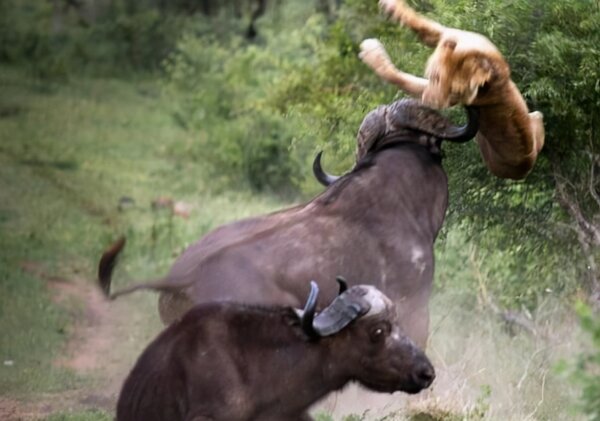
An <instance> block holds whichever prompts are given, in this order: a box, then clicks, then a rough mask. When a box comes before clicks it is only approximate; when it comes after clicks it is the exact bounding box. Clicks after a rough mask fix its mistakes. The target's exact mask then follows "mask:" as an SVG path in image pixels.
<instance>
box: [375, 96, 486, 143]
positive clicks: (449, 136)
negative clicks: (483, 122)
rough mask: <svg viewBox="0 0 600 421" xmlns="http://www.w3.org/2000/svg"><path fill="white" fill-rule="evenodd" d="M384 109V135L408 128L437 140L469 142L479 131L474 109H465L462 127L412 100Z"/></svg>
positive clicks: (477, 114)
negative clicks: (465, 115)
mask: <svg viewBox="0 0 600 421" xmlns="http://www.w3.org/2000/svg"><path fill="white" fill-rule="evenodd" d="M386 108H387V109H386V110H385V111H386V112H385V119H386V133H390V132H393V131H394V130H398V129H402V128H409V129H413V130H417V131H419V132H423V133H427V134H429V135H431V136H434V137H436V138H438V139H446V140H449V141H452V142H466V141H468V140H471V139H472V138H473V137H474V136H475V134H476V133H477V130H478V129H479V112H478V110H477V109H476V108H474V107H465V109H466V110H467V117H468V121H467V124H465V125H464V126H462V127H459V126H455V125H453V124H452V122H450V120H448V119H447V118H446V117H444V116H443V115H442V114H440V113H439V112H437V111H436V110H433V109H431V108H429V107H427V106H425V105H423V104H422V103H420V102H419V101H417V100H414V99H406V100H401V101H396V102H394V103H393V104H390V105H389V106H387V107H386Z"/></svg>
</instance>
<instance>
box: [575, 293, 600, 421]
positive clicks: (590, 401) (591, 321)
mask: <svg viewBox="0 0 600 421" xmlns="http://www.w3.org/2000/svg"><path fill="white" fill-rule="evenodd" d="M577 313H578V315H579V321H580V324H581V327H582V329H583V331H584V332H585V333H586V334H588V335H589V339H590V341H591V347H590V350H589V351H588V352H586V353H583V354H581V355H580V356H579V357H578V359H577V361H576V363H575V366H574V367H573V371H572V373H571V379H572V380H573V382H574V383H576V384H577V385H579V386H580V387H581V391H582V394H581V409H582V411H583V413H585V414H586V415H588V416H589V419H590V420H593V421H598V420H600V317H598V315H597V314H594V313H593V312H592V310H591V308H590V307H588V306H586V305H585V304H583V303H579V304H578V305H577Z"/></svg>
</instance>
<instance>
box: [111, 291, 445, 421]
mask: <svg viewBox="0 0 600 421" xmlns="http://www.w3.org/2000/svg"><path fill="white" fill-rule="evenodd" d="M317 295H318V288H317V286H316V284H315V283H314V282H313V283H312V288H311V294H310V296H309V298H308V300H307V303H306V306H305V309H304V311H300V310H294V309H293V308H290V307H281V306H275V307H258V306H247V305H242V304H237V303H223V302H220V303H206V304H202V305H198V306H196V307H195V308H194V309H192V310H191V311H189V312H188V313H187V314H186V315H185V316H184V317H183V319H182V320H180V321H178V322H175V323H173V324H172V325H171V326H169V327H168V328H167V329H166V330H165V331H164V332H163V333H161V334H160V335H159V336H158V338H156V339H155V340H154V342H152V343H151V344H150V345H149V346H148V348H146V350H145V351H144V352H143V353H142V355H141V356H140V358H139V359H138V361H137V363H136V365H135V367H134V368H133V370H132V371H131V373H130V374H129V377H128V378H127V379H126V380H125V383H124V385H123V389H122V391H121V394H120V397H119V401H118V404H117V421H138V420H139V421H154V420H156V421H159V420H171V421H178V420H181V421H184V420H194V421H208V420H211V421H281V420H288V421H301V420H302V421H308V420H311V419H312V418H311V417H310V416H309V415H308V412H307V409H308V407H309V406H310V405H312V404H313V403H315V402H316V401H317V400H319V399H320V398H322V397H323V396H325V395H326V394H327V393H329V392H331V391H334V390H338V389H340V388H342V387H343V386H344V385H346V384H347V383H349V382H353V381H356V382H359V383H361V384H362V385H364V386H366V387H367V388H369V389H371V390H375V391H379V392H388V393H392V392H395V391H405V392H408V393H417V392H419V391H421V390H422V389H424V388H426V387H429V385H430V384H431V382H432V381H433V379H434V377H435V372H434V370H433V367H432V365H431V363H430V362H429V360H428V359H427V357H426V356H425V354H424V353H423V351H421V350H420V349H418V348H417V347H416V346H415V344H414V343H413V342H412V341H411V340H410V339H409V338H408V337H406V336H405V335H404V334H403V333H402V331H401V329H400V327H399V325H398V320H397V313H396V309H395V306H394V304H393V303H392V302H391V301H390V300H389V298H387V297H386V296H385V295H384V294H383V293H381V291H379V290H378V289H376V288H375V287H373V286H367V285H359V286H354V287H352V288H350V289H348V290H347V291H344V292H342V293H341V294H340V295H339V296H338V297H336V298H335V300H334V301H333V303H331V304H330V305H329V306H328V307H327V308H326V309H325V310H324V311H323V312H321V313H319V314H318V315H317V316H316V317H315V308H316V301H317Z"/></svg>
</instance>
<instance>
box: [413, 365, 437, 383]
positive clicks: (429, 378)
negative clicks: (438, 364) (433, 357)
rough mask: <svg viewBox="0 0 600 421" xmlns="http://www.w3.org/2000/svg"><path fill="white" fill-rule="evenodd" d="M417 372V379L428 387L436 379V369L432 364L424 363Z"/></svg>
mask: <svg viewBox="0 0 600 421" xmlns="http://www.w3.org/2000/svg"><path fill="white" fill-rule="evenodd" d="M415 374H416V376H415V377H416V379H415V380H417V381H418V383H420V384H422V385H423V387H428V386H429V385H430V384H431V383H432V382H433V380H434V379H435V370H434V369H433V366H431V364H423V365H422V366H421V367H420V368H419V369H418V370H417V371H416V373H415Z"/></svg>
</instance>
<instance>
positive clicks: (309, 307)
mask: <svg viewBox="0 0 600 421" xmlns="http://www.w3.org/2000/svg"><path fill="white" fill-rule="evenodd" d="M318 296H319V287H318V286H317V283H316V282H315V281H310V294H308V298H307V299H306V304H305V305H304V310H303V311H302V316H301V317H300V325H301V326H302V330H303V331H304V333H306V334H307V335H308V336H309V337H310V338H318V337H319V334H318V333H317V332H316V331H315V329H314V327H313V320H314V318H315V311H316V309H317V298H318Z"/></svg>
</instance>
